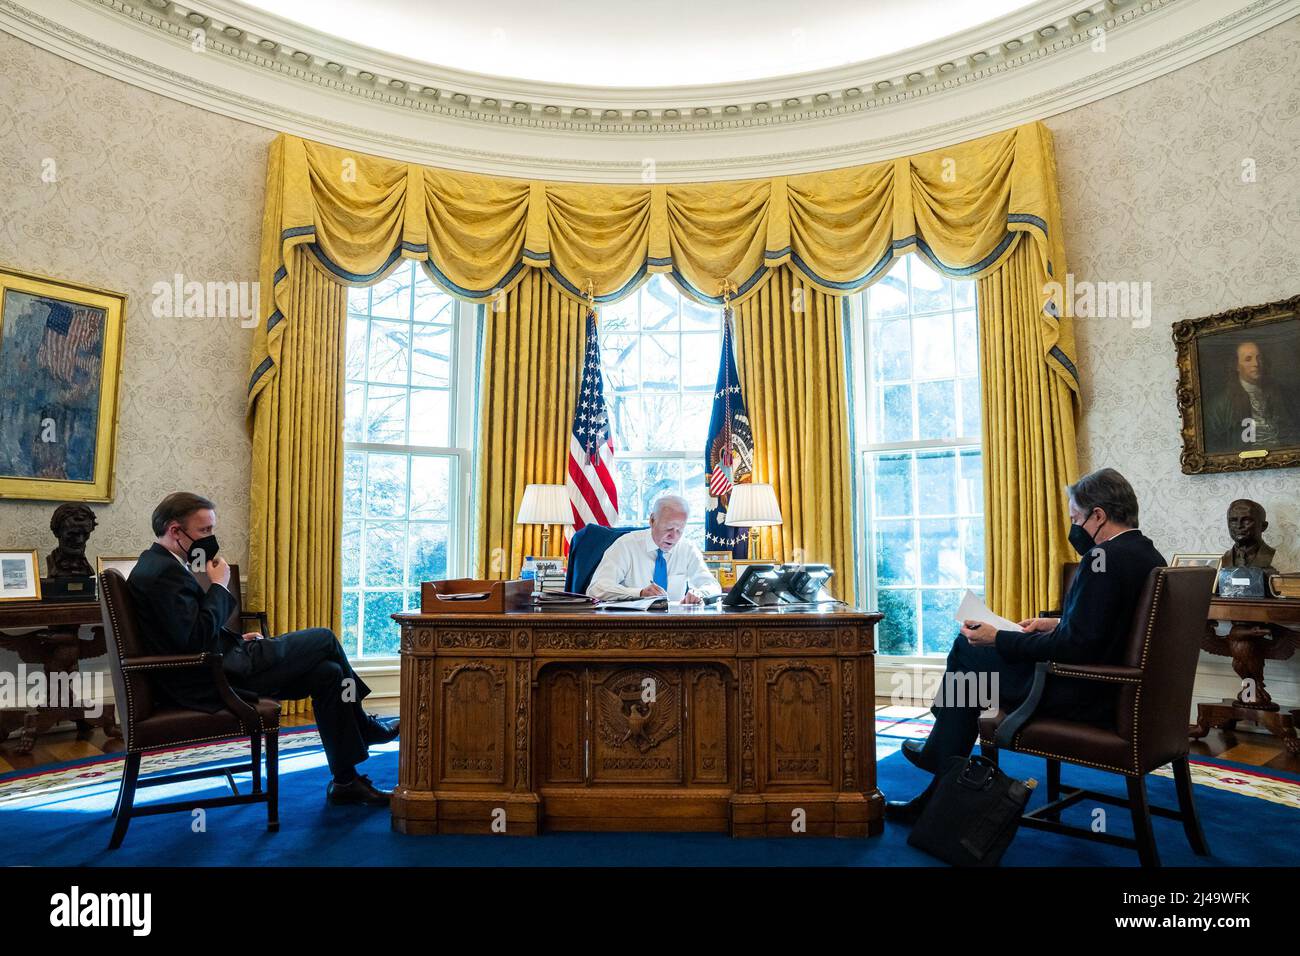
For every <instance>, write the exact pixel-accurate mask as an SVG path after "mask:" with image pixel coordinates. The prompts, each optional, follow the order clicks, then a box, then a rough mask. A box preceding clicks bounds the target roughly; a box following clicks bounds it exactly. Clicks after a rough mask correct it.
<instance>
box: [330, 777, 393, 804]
mask: <svg viewBox="0 0 1300 956" xmlns="http://www.w3.org/2000/svg"><path fill="white" fill-rule="evenodd" d="M392 795H393V791H391V790H380V789H379V788H378V787H376V786H375V785H374V784H373V783H371V782H370V778H369V777H366V776H363V775H361V774H357V775H356V776H355V777H353V778H352V780H351V781H349V782H348V783H335V782H334V781H333V780H331V781H330V783H329V786H328V787H326V788H325V799H326V800H327V801H328V802H329V803H334V804H346V803H351V804H357V803H361V804H365V805H366V806H370V807H386V806H389V804H390V798H391V797H392Z"/></svg>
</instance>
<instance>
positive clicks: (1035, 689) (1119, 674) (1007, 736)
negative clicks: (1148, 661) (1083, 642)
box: [994, 661, 1142, 750]
mask: <svg viewBox="0 0 1300 956" xmlns="http://www.w3.org/2000/svg"><path fill="white" fill-rule="evenodd" d="M1049 675H1050V676H1052V677H1077V678H1080V679H1082V680H1097V681H1104V682H1106V683H1120V684H1140V683H1141V682H1142V668H1140V667H1123V666H1120V665H1118V664H1060V663H1056V662H1054V661H1038V662H1037V663H1036V664H1034V683H1033V686H1032V687H1030V688H1029V696H1028V697H1026V698H1025V701H1024V703H1022V704H1021V705H1020V706H1019V707H1017V708H1016V709H1015V710H1013V711H1012V712H1011V713H1009V714H1007V716H1006V718H1005V719H1003V721H1002V723H1000V724H999V725H998V732H997V735H996V736H995V738H994V743H995V744H996V745H997V747H998V748H999V749H1003V748H1005V749H1008V750H1010V749H1011V746H1012V744H1013V742H1014V741H1015V739H1016V734H1017V733H1019V732H1020V728H1021V727H1023V726H1024V725H1025V723H1026V722H1027V721H1028V720H1029V718H1030V717H1032V716H1034V711H1035V710H1037V709H1038V705H1039V703H1040V702H1041V701H1042V699H1043V689H1044V688H1045V687H1046V686H1047V678H1048V676H1049Z"/></svg>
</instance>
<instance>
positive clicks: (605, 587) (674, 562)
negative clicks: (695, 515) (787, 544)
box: [587, 495, 722, 604]
mask: <svg viewBox="0 0 1300 956" xmlns="http://www.w3.org/2000/svg"><path fill="white" fill-rule="evenodd" d="M689 515H690V505H688V504H687V503H686V499H685V498H682V497H681V496H680V495H661V496H660V497H659V498H658V499H657V500H656V501H655V504H654V509H653V510H652V511H651V512H650V527H649V528H646V529H644V530H641V531H629V532H628V533H627V534H625V535H622V536H620V537H619V538H618V540H616V541H615V542H614V543H613V544H611V545H610V546H609V550H608V551H606V552H605V556H604V558H602V559H601V562H600V566H599V567H598V568H596V573H595V574H593V575H592V576H591V583H590V584H589V585H587V593H588V594H590V595H591V596H592V597H594V598H596V599H597V600H599V601H633V600H636V599H637V598H647V597H658V596H660V595H665V594H667V593H668V582H669V580H671V579H672V578H674V577H680V578H684V579H685V582H686V594H685V596H684V597H683V598H682V603H683V604H699V603H701V602H702V601H703V600H704V598H706V597H709V596H711V595H714V594H721V593H722V588H721V587H720V586H719V584H718V582H717V579H715V578H714V577H713V575H712V574H710V573H709V569H708V566H707V565H706V564H705V563H704V555H702V554H700V549H699V548H697V547H696V546H695V545H694V544H692V543H691V542H690V541H683V540H682V531H683V530H684V529H685V528H686V519H687V517H688V516H689Z"/></svg>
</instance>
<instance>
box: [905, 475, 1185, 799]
mask: <svg viewBox="0 0 1300 956" xmlns="http://www.w3.org/2000/svg"><path fill="white" fill-rule="evenodd" d="M1067 490H1068V494H1069V507H1070V544H1071V546H1072V547H1073V548H1074V550H1075V551H1077V552H1078V553H1079V555H1080V557H1081V560H1080V562H1079V571H1078V573H1077V574H1076V575H1075V576H1074V581H1073V582H1072V583H1071V584H1070V589H1069V591H1067V592H1066V595H1065V600H1064V603H1063V604H1062V607H1061V616H1060V618H1049V617H1034V618H1030V619H1028V620H1026V621H1021V622H1020V628H1021V630H1018V631H999V630H997V629H996V628H994V627H993V626H992V625H991V624H986V623H982V622H979V621H966V622H965V623H964V624H963V626H962V628H961V634H960V636H958V637H957V638H956V640H954V641H953V645H952V650H951V651H950V652H949V654H948V666H947V670H946V673H945V674H944V679H943V682H942V683H941V684H940V689H939V693H938V694H937V695H936V696H935V699H934V703H933V704H932V705H931V707H930V710H931V711H932V712H933V713H934V729H933V730H931V731H930V736H929V737H927V738H926V739H925V741H924V742H921V741H917V740H906V741H904V742H903V748H902V749H903V756H904V757H906V758H907V759H908V760H909V761H911V762H912V763H913V764H915V765H916V766H918V767H920V768H921V769H922V770H926V771H928V772H930V773H938V772H939V771H940V770H942V769H943V768H944V764H945V763H946V761H947V760H948V758H949V757H953V756H963V757H964V756H967V755H968V754H970V752H971V748H972V747H973V746H974V744H975V739H976V737H977V736H978V735H979V718H980V712H981V709H982V708H984V707H993V708H996V707H1000V708H1001V709H1002V710H1004V711H1006V712H1007V713H1010V712H1011V711H1013V710H1015V709H1016V707H1017V706H1018V705H1019V704H1021V703H1023V702H1024V700H1025V699H1026V698H1027V697H1028V696H1029V692H1030V689H1031V688H1032V686H1033V682H1034V664H1035V662H1037V661H1058V662H1060V663H1065V664H1118V663H1120V660H1121V658H1122V656H1123V653H1124V647H1125V643H1126V641H1127V639H1128V635H1129V629H1130V627H1131V626H1132V621H1133V614H1134V612H1135V611H1136V610H1137V603H1138V599H1139V598H1140V597H1141V595H1142V588H1143V586H1144V585H1145V584H1146V580H1147V576H1148V575H1149V574H1150V573H1151V569H1152V568H1157V567H1163V566H1164V564H1165V559H1164V557H1163V556H1162V555H1161V554H1160V552H1159V551H1157V550H1156V548H1155V545H1154V544H1152V543H1151V539H1150V538H1148V537H1147V536H1146V535H1144V534H1143V533H1142V532H1141V531H1139V530H1138V502H1137V496H1136V495H1135V494H1134V493H1133V487H1132V486H1131V485H1130V484H1129V483H1128V481H1127V480H1126V479H1125V478H1124V476H1123V475H1121V474H1120V473H1119V472H1118V471H1116V470H1115V469H1113V468H1103V469H1101V470H1100V471H1094V472H1093V473H1092V474H1089V475H1084V476H1083V477H1082V478H1080V479H1079V480H1078V481H1077V482H1075V483H1074V484H1073V485H1071V486H1070V487H1069V489H1067ZM971 676H974V677H975V681H973V682H972V681H969V680H966V679H965V678H969V677H971ZM962 686H966V687H971V686H975V687H990V688H991V692H992V695H993V697H994V699H993V700H988V701H977V700H969V699H960V698H962V697H964V696H965V695H963V694H961V693H960V688H961V687H962ZM946 689H953V691H954V692H952V693H949V694H947V695H945V690H946ZM945 696H947V697H948V698H949V699H944V698H945ZM1115 707H1116V696H1115V688H1114V687H1112V686H1106V685H1104V684H1102V683H1101V682H1099V681H1090V680H1075V679H1071V678H1066V677H1049V678H1048V679H1047V686H1046V687H1045V689H1044V691H1043V697H1042V700H1041V702H1040V703H1039V705H1038V708H1037V711H1036V713H1037V714H1039V715H1041V716H1045V717H1059V718H1064V719H1067V720H1078V721H1083V722H1085V723H1092V724H1098V725H1105V724H1107V723H1108V722H1111V721H1113V720H1114V719H1115ZM926 796H927V794H926V793H923V794H922V795H921V796H919V797H917V798H916V799H914V800H912V801H911V802H909V803H902V802H896V801H890V802H888V803H887V804H886V805H885V817H886V818H887V819H891V820H895V821H897V822H900V823H912V822H915V820H916V819H917V817H919V816H920V812H921V810H922V809H923V807H924V804H925V801H926Z"/></svg>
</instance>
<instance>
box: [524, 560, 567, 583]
mask: <svg viewBox="0 0 1300 956" xmlns="http://www.w3.org/2000/svg"><path fill="white" fill-rule="evenodd" d="M564 570H565V559H564V555H562V554H553V555H545V556H540V557H539V556H537V555H531V554H530V555H528V556H527V557H525V558H524V566H523V568H522V569H521V570H520V575H521V576H522V577H546V576H554V575H557V574H558V575H560V576H561V577H562V576H563V575H564ZM529 572H531V574H530V573H529Z"/></svg>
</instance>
